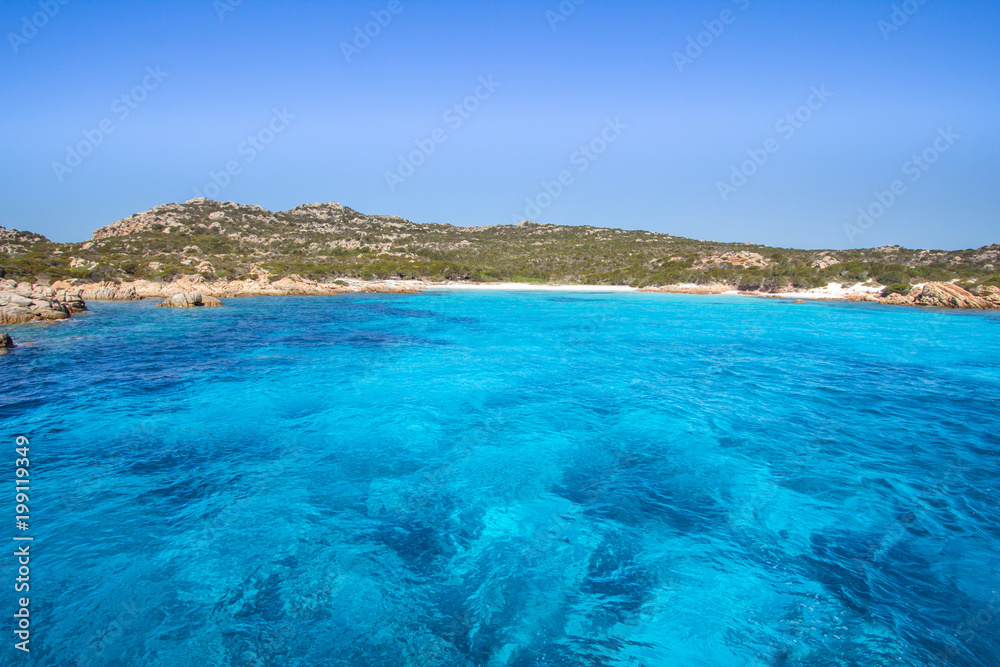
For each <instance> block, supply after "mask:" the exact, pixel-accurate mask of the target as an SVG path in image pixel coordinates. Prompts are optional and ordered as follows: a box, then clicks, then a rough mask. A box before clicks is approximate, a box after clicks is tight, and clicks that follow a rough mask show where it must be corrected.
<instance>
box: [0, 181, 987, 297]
mask: <svg viewBox="0 0 1000 667" xmlns="http://www.w3.org/2000/svg"><path fill="white" fill-rule="evenodd" d="M0 248H2V250H3V253H2V254H0V277H6V278H15V279H18V280H34V279H43V280H44V279H48V280H57V279H78V280H80V281H84V282H98V281H103V280H112V281H129V280H133V279H138V278H144V279H148V280H162V281H169V280H170V279H171V278H173V277H174V276H178V275H184V274H194V273H200V274H202V275H204V276H205V278H206V279H210V280H213V279H217V278H229V279H236V278H241V277H245V276H247V275H249V274H250V273H252V272H254V271H257V270H259V269H264V270H266V271H268V272H269V273H270V274H272V275H273V276H275V277H283V276H287V275H291V274H297V275H300V276H303V277H306V278H311V279H314V280H328V281H333V280H336V279H339V278H347V277H350V278H361V279H390V278H403V279H407V278H412V279H418V278H419V279H427V280H435V281H437V280H469V281H480V282H488V281H510V282H539V283H542V282H546V283H549V282H551V283H570V284H594V285H632V286H635V287H645V286H651V285H669V284H678V283H698V284H704V283H727V284H732V285H734V286H738V287H739V288H741V289H760V290H762V291H777V290H782V289H788V288H797V289H804V288H811V287H818V286H822V285H826V284H827V283H830V282H841V283H854V282H864V281H867V280H869V279H871V280H873V281H875V282H877V283H879V284H882V285H894V284H895V285H900V284H910V283H916V282H927V281H951V280H956V279H957V280H959V281H961V282H963V283H967V284H986V283H989V284H1000V275H998V273H1000V272H998V269H997V265H998V263H1000V262H998V259H1000V246H998V245H991V246H986V247H983V248H979V249H975V250H964V251H942V250H908V249H905V248H900V247H898V246H889V247H883V248H874V249H862V250H793V249H786V248H772V247H768V246H760V245H754V244H748V243H716V242H711V241H696V240H692V239H687V238H681V237H677V236H670V235H668V234H658V233H653V232H644V231H627V230H622V229H614V228H600V227H589V226H581V227H576V226H558V225H539V224H535V223H531V222H523V223H521V224H520V225H495V226H488V227H455V226H452V225H440V224H418V223H414V222H410V221H408V220H405V219H403V218H398V217H391V216H381V215H365V214H362V213H359V212H357V211H354V210H352V209H350V208H348V207H346V206H341V205H340V204H334V203H330V204H308V205H304V206H298V207H296V208H294V209H292V210H290V211H282V212H271V211H268V210H266V209H264V208H261V207H259V206H243V205H238V204H233V203H220V202H214V201H209V200H204V199H198V200H192V201H190V202H188V203H185V204H167V205H164V206H157V207H156V208H153V209H151V210H149V211H146V212H145V213H138V214H136V215H133V216H132V217H130V218H126V219H124V220H120V221H118V222H115V223H113V224H111V225H108V226H107V227H103V228H101V229H99V230H97V231H96V232H94V236H93V238H92V239H91V240H90V241H86V242H83V243H53V242H51V241H49V240H48V239H45V238H44V237H41V236H38V235H37V234H31V233H28V232H17V231H12V230H6V229H3V228H0Z"/></svg>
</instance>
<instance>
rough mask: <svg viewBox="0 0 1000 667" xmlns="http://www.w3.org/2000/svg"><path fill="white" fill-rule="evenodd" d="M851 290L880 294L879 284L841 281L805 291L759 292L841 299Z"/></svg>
mask: <svg viewBox="0 0 1000 667" xmlns="http://www.w3.org/2000/svg"><path fill="white" fill-rule="evenodd" d="M851 292H867V293H869V294H875V295H878V294H881V292H882V286H881V285H876V286H873V285H870V284H867V285H866V284H864V283H857V284H855V285H843V284H841V283H830V284H829V285H827V286H826V287H816V288H814V289H811V290H806V291H805V292H782V293H780V294H761V295H760V296H777V297H781V298H783V299H803V300H806V299H819V300H822V299H843V298H844V297H845V296H847V295H848V294H850V293H851Z"/></svg>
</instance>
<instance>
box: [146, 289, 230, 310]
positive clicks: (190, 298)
mask: <svg viewBox="0 0 1000 667" xmlns="http://www.w3.org/2000/svg"><path fill="white" fill-rule="evenodd" d="M158 305H159V306H162V307H164V308H218V307H219V306H221V305H222V302H221V301H219V300H218V299H216V298H215V297H212V296H205V295H203V294H202V293H201V292H178V293H177V294H174V295H172V296H171V297H170V298H168V299H167V300H166V301H164V302H162V303H160V304H158Z"/></svg>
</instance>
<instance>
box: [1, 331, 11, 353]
mask: <svg viewBox="0 0 1000 667" xmlns="http://www.w3.org/2000/svg"><path fill="white" fill-rule="evenodd" d="M12 347H14V339H13V338H11V337H10V334H6V333H3V334H0V350H9V349H11V348H12Z"/></svg>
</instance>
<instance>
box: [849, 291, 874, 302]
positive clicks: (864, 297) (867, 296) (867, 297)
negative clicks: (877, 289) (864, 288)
mask: <svg viewBox="0 0 1000 667" xmlns="http://www.w3.org/2000/svg"><path fill="white" fill-rule="evenodd" d="M844 300H845V301H855V302H864V301H870V302H872V303H877V302H878V297H877V296H875V295H874V294H872V293H871V292H851V293H849V294H845V295H844Z"/></svg>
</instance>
